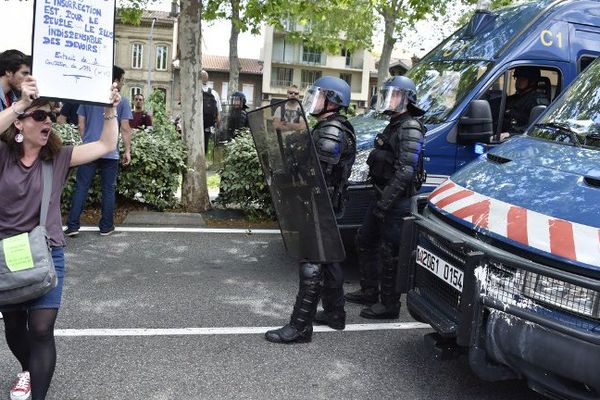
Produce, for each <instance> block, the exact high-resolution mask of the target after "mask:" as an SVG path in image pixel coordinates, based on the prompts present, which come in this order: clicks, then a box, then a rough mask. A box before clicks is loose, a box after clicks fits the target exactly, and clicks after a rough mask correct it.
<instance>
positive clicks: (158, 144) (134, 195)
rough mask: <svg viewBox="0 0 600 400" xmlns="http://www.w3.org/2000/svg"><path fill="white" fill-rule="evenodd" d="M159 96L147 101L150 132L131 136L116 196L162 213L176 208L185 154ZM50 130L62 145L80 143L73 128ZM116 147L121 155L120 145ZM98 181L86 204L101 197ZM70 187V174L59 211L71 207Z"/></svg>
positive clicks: (120, 172) (64, 210) (62, 127)
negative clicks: (129, 154) (150, 121)
mask: <svg viewBox="0 0 600 400" xmlns="http://www.w3.org/2000/svg"><path fill="white" fill-rule="evenodd" d="M156 93H158V94H156ZM161 95H162V93H160V92H155V93H153V95H152V96H151V99H150V106H152V107H153V109H154V115H153V121H152V122H153V124H154V127H153V129H152V130H138V129H135V130H134V131H133V133H132V138H131V163H130V164H129V165H128V166H121V167H120V171H119V176H118V178H117V195H119V196H120V197H122V198H125V199H129V200H137V201H139V202H142V203H145V204H147V205H149V206H151V207H153V208H155V209H157V210H161V211H162V210H164V209H167V208H174V207H176V206H177V198H176V197H175V194H176V192H177V190H178V188H179V184H180V179H181V175H182V174H183V172H184V171H185V168H186V164H185V156H186V152H185V147H184V144H183V141H182V139H181V137H180V136H179V135H178V134H177V133H176V131H175V128H174V126H173V124H171V122H170V121H169V120H168V118H166V114H165V112H164V105H161V104H164V102H162V103H161V97H160V96H161ZM157 99H158V100H157ZM161 107H162V108H161ZM53 129H54V131H55V132H57V133H59V134H60V136H61V137H62V140H63V143H64V144H73V145H77V144H80V143H81V139H80V137H79V132H78V131H77V129H76V128H75V127H73V126H70V125H66V124H65V125H57V124H55V126H54V127H53ZM120 147H121V152H122V151H123V144H122V143H121V144H120ZM99 180H100V179H99V176H98V175H97V176H96V179H95V181H94V184H93V185H92V188H91V189H90V192H89V194H88V201H87V203H86V204H99V202H100V198H101V191H100V184H99ZM74 185H75V173H72V174H71V176H70V177H69V179H68V180H67V184H66V185H65V190H64V191H63V195H62V210H63V212H66V211H68V210H69V207H70V206H71V196H72V193H73V190H74Z"/></svg>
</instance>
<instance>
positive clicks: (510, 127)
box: [502, 89, 550, 133]
mask: <svg viewBox="0 0 600 400" xmlns="http://www.w3.org/2000/svg"><path fill="white" fill-rule="evenodd" d="M549 104H550V101H549V100H548V99H547V98H546V96H543V95H541V94H540V93H538V92H537V90H535V89H532V90H529V91H528V92H526V93H522V94H519V93H515V94H513V95H512V96H508V97H507V98H506V112H505V113H504V123H503V124H502V127H503V129H502V130H503V131H504V132H510V133H523V132H525V130H526V129H527V127H528V126H529V115H530V114H531V110H533V108H534V107H535V106H547V105H549Z"/></svg>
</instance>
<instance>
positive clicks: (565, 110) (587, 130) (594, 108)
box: [529, 62, 600, 150]
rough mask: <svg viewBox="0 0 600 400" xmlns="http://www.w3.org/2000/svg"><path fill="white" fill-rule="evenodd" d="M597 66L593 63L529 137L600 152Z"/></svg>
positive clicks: (599, 74) (598, 68) (599, 98)
mask: <svg viewBox="0 0 600 400" xmlns="http://www.w3.org/2000/svg"><path fill="white" fill-rule="evenodd" d="M599 85H600V64H599V63H598V62H596V63H593V64H592V65H591V66H590V67H589V68H587V69H586V70H585V71H584V72H583V73H582V74H581V76H580V77H579V78H578V79H577V80H576V81H575V82H574V83H573V84H572V85H571V86H570V87H569V90H568V91H567V93H565V95H564V96H563V97H561V100H560V101H558V102H556V103H554V104H553V105H552V106H551V107H550V110H548V112H547V113H546V114H545V115H544V117H542V119H541V120H540V124H539V125H536V128H535V129H533V130H532V131H531V132H530V133H529V135H531V136H534V137H538V138H540V139H546V140H551V141H554V142H559V143H563V144H571V145H576V146H583V147H587V148H590V149H594V150H600V96H598V87H599Z"/></svg>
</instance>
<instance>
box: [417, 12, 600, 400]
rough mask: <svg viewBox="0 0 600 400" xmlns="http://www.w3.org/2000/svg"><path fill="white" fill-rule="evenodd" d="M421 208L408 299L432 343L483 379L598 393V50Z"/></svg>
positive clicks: (561, 394) (559, 394) (585, 395)
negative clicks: (539, 108)
mask: <svg viewBox="0 0 600 400" xmlns="http://www.w3.org/2000/svg"><path fill="white" fill-rule="evenodd" d="M579 3H587V4H588V5H590V4H591V2H584V1H581V2H574V3H571V4H575V5H576V4H579ZM598 9H599V8H598V6H597V5H596V8H595V10H596V15H600V14H598V12H597V11H598ZM590 10H591V9H590ZM580 17H581V16H580ZM570 32H571V33H573V29H571V30H570ZM417 204H419V205H418V206H417ZM415 213H416V220H415V221H414V224H411V223H410V221H411V219H408V220H407V222H409V224H407V225H412V226H414V227H416V231H417V235H416V243H415V244H414V247H413V249H414V250H415V251H414V253H413V254H414V255H415V256H416V257H414V258H413V261H412V262H411V263H410V264H409V266H408V271H409V274H408V275H409V278H408V288H409V290H408V296H407V307H408V309H409V311H410V313H411V315H413V316H414V317H415V318H416V319H418V320H421V321H425V322H427V323H429V324H431V326H432V327H433V329H434V330H435V332H436V333H434V334H430V335H428V336H427V337H426V338H427V340H426V342H427V343H429V345H430V346H431V347H430V348H431V349H433V350H434V351H435V353H436V354H438V355H439V356H440V357H441V358H444V357H451V356H454V355H459V354H467V355H468V360H469V364H470V366H471V368H472V370H473V371H474V372H475V373H476V374H477V375H478V376H480V377H481V378H483V379H486V380H502V379H513V378H524V379H526V380H527V382H528V384H529V386H530V387H531V388H532V389H533V390H535V391H537V392H540V393H542V394H544V395H547V396H549V397H553V398H556V399H581V400H584V399H585V400H589V399H600V61H595V62H594V63H593V64H592V65H591V66H589V67H588V69H587V70H586V71H584V72H583V73H582V74H581V76H580V77H579V78H578V79H577V80H576V81H575V82H574V83H573V84H572V85H571V86H570V87H569V89H568V90H567V91H566V92H565V93H564V94H563V95H562V96H561V97H560V98H559V99H558V100H557V101H556V102H555V103H554V104H553V105H551V106H550V107H549V109H548V110H547V111H546V113H544V114H543V115H542V116H541V117H540V118H539V119H538V120H537V121H536V123H535V124H534V125H533V126H532V127H530V128H529V130H528V131H527V132H526V134H525V135H523V136H519V137H515V138H513V139H511V140H509V141H508V142H506V143H504V144H502V145H500V146H497V147H495V148H493V149H492V150H490V151H489V152H488V153H486V154H483V155H482V156H480V157H479V158H478V159H477V160H476V161H474V162H473V163H471V164H469V165H468V166H466V167H465V168H462V169H461V170H460V171H458V172H457V173H455V174H454V175H452V176H451V177H450V179H448V180H447V181H446V182H445V183H443V184H442V185H440V186H439V187H438V188H437V189H435V190H434V191H433V192H432V193H431V194H430V195H429V197H428V198H427V199H426V200H423V198H421V200H420V201H419V202H416V203H415ZM407 230H410V227H409V228H407ZM409 253H410V249H409ZM415 253H416V254H415Z"/></svg>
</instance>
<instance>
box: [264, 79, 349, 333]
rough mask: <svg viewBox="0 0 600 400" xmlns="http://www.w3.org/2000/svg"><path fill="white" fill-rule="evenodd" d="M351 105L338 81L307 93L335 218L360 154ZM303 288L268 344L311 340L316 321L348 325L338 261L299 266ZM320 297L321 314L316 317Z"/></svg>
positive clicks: (339, 326) (317, 83) (305, 104)
mask: <svg viewBox="0 0 600 400" xmlns="http://www.w3.org/2000/svg"><path fill="white" fill-rule="evenodd" d="M349 105H350V86H348V84H347V83H346V82H345V81H343V80H342V79H340V78H335V77H331V76H325V77H322V78H319V79H317V80H316V81H315V83H314V84H313V85H312V86H311V87H309V88H308V89H307V91H306V94H305V96H304V101H303V108H304V110H305V112H306V113H310V114H312V115H314V116H315V117H316V118H317V124H316V125H315V127H314V128H313V130H312V132H311V137H312V140H313V142H314V144H315V148H316V151H317V156H318V158H319V162H320V164H321V170H322V172H323V177H324V178H325V183H326V186H327V188H328V191H329V196H330V198H331V203H332V205H333V208H334V212H335V213H336V216H339V215H340V214H341V213H342V212H343V207H344V204H343V199H344V195H345V190H346V187H347V182H348V177H349V176H350V170H351V169H352V164H353V163H354V158H355V154H356V138H355V135H354V128H353V127H352V125H351V124H350V123H349V122H348V120H347V119H346V118H345V117H343V116H342V115H340V114H339V112H340V110H342V109H344V108H347V107H348V106H349ZM299 272H300V274H299V275H300V287H299V291H298V295H297V297H296V303H295V304H294V310H293V312H292V315H291V318H290V322H289V323H288V324H287V325H285V326H283V327H282V328H279V329H275V330H271V331H268V332H267V333H266V334H265V338H266V339H267V340H268V341H270V342H276V343H293V342H310V341H311V339H312V332H313V327H312V324H313V321H315V322H317V323H323V324H327V325H329V326H330V327H332V328H334V329H338V330H342V329H344V328H345V326H346V313H345V311H344V290H343V284H344V278H343V271H342V268H341V266H340V264H339V263H331V264H315V263H306V262H304V263H301V264H300V271H299ZM319 297H321V298H322V301H323V311H322V312H320V313H318V315H317V318H316V319H315V313H316V310H317V305H318V303H319Z"/></svg>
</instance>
